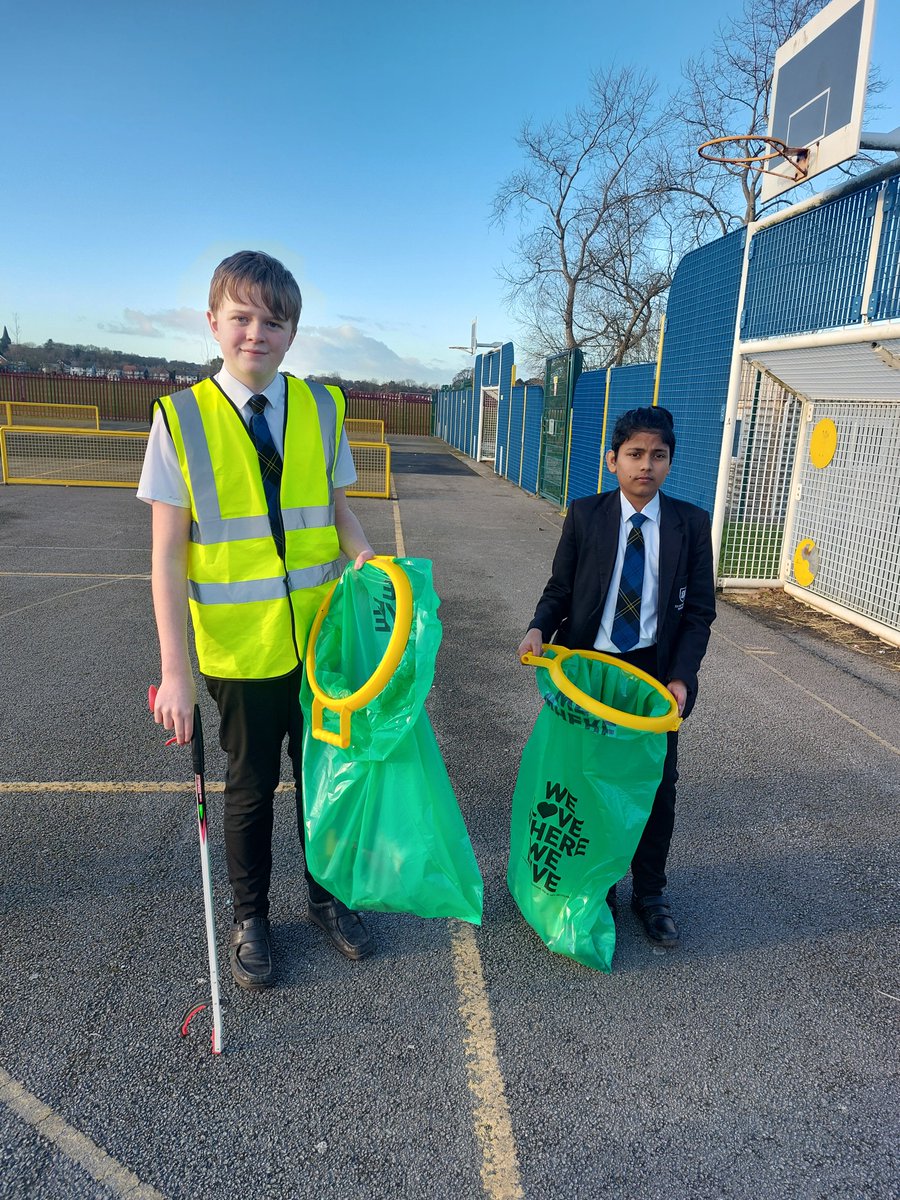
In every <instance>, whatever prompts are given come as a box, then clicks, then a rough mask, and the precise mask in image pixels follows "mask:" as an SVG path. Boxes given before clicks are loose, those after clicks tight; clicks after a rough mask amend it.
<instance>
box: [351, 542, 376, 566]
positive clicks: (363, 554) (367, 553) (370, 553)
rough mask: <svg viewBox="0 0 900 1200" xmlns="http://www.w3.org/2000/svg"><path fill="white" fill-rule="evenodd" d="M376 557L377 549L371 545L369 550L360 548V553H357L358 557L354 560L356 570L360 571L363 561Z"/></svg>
mask: <svg viewBox="0 0 900 1200" xmlns="http://www.w3.org/2000/svg"><path fill="white" fill-rule="evenodd" d="M374 557H375V551H374V550H373V549H372V548H371V547H369V549H368V550H360V552H359V554H357V556H356V558H355V559H354V560H353V568H354V570H356V571H358V570H359V568H360V567H361V566H362V565H363V563H365V562H368V561H369V559H370V558H374Z"/></svg>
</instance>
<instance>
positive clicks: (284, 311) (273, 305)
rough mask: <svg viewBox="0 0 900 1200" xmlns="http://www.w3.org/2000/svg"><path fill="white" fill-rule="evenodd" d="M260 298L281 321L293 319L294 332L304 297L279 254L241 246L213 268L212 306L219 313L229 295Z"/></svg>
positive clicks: (236, 297)
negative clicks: (277, 256)
mask: <svg viewBox="0 0 900 1200" xmlns="http://www.w3.org/2000/svg"><path fill="white" fill-rule="evenodd" d="M229 296H230V297H231V299H232V300H242V299H243V300H250V299H257V300H258V301H259V303H261V304H263V305H264V306H265V307H266V308H267V309H268V310H269V312H270V313H271V314H272V316H273V317H277V318H278V320H279V321H285V322H287V321H290V323H291V327H292V328H293V330H294V332H296V330H297V322H298V321H299V320H300V310H301V308H302V307H303V297H302V296H301V295H300V288H299V287H298V286H297V281H296V279H295V278H294V277H293V275H292V274H291V273H290V271H289V270H288V269H287V267H286V266H284V264H283V263H280V262H279V261H278V259H277V258H273V257H272V256H271V254H264V253H263V252H262V250H239V251H238V252H237V254H232V255H231V256H230V257H228V258H225V259H223V260H222V262H220V263H219V265H218V266H217V267H216V269H215V271H214V272H213V277H212V281H211V282H210V285H209V309H210V312H213V313H216V312H218V311H219V309H220V308H221V307H222V305H223V304H224V302H225V298H226V297H229Z"/></svg>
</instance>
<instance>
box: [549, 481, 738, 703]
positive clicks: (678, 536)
mask: <svg viewBox="0 0 900 1200" xmlns="http://www.w3.org/2000/svg"><path fill="white" fill-rule="evenodd" d="M621 517H622V506H621V504H620V502H619V490H618V488H617V489H616V490H615V491H614V492H607V493H605V494H604V495H600V496H585V497H583V498H582V499H580V500H574V501H573V502H572V503H571V504H570V505H569V511H568V513H567V515H566V519H565V522H564V523H563V529H562V534H561V536H560V539H559V545H558V546H557V548H556V554H555V555H554V558H553V574H552V575H551V576H550V579H549V580H548V581H547V586H546V587H545V588H544V592H543V595H542V596H541V598H540V600H539V602H538V606H537V609H536V610H535V614H534V618H533V619H532V622H531V626H530V627H531V628H534V629H540V631H541V634H542V635H543V639H544V641H545V642H547V641H550V640H551V638H552V639H553V640H554V641H556V642H558V643H559V644H560V645H562V646H568V647H570V648H571V649H573V650H592V649H593V647H594V640H595V639H596V637H597V631H598V630H599V628H600V619H601V617H602V616H603V606H604V604H605V603H606V595H607V592H608V590H609V583H610V578H611V576H612V573H613V568H614V567H615V565H616V553H617V551H618V546H619V522H620V520H621ZM715 618H716V592H715V576H714V573H713V561H712V538H711V536H710V524H709V516H708V515H707V513H706V512H705V511H704V510H703V509H702V508H698V507H697V506H696V505H694V504H687V503H686V502H685V501H683V500H672V499H670V497H668V496H666V495H664V494H663V493H662V492H660V493H659V623H658V626H657V633H656V655H657V673H658V675H659V678H660V681H661V682H662V683H668V682H669V681H670V680H672V679H681V680H683V681H684V683H685V684H686V685H687V690H688V697H687V703H686V704H685V708H684V715H685V716H687V715H688V713H689V712H690V711H691V709H692V708H693V707H694V701H695V700H696V698H697V672H698V670H699V669H700V663H701V661H702V659H703V655H704V654H705V653H706V647H707V644H708V642H709V632H710V626H711V625H712V623H713V621H714V620H715ZM554 635H555V636H554Z"/></svg>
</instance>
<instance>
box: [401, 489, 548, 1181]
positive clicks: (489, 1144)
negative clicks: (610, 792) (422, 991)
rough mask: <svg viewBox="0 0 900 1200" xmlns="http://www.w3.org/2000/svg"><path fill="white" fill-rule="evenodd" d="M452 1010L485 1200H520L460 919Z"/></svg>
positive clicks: (512, 1143)
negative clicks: (458, 1026)
mask: <svg viewBox="0 0 900 1200" xmlns="http://www.w3.org/2000/svg"><path fill="white" fill-rule="evenodd" d="M391 484H392V486H391V491H392V493H393V499H392V505H393V513H394V534H395V537H396V541H397V557H398V558H406V545H405V543H404V540H403V525H402V524H401V521H400V504H399V501H398V500H397V496H396V489H395V488H394V487H393V478H392V479H391ZM447 924H448V925H449V927H450V944H451V947H452V954H453V978H454V980H455V981H456V991H457V1008H458V1011H459V1015H460V1017H461V1018H462V1022H463V1026H464V1027H465V1034H464V1038H463V1044H464V1048H465V1054H466V1082H467V1083H468V1086H469V1091H470V1093H471V1095H472V1118H473V1122H474V1133H475V1138H476V1140H477V1142H478V1145H479V1147H480V1149H481V1182H482V1184H483V1186H484V1194H485V1196H486V1197H487V1198H488V1200H523V1197H524V1195H525V1193H524V1192H523V1191H522V1184H521V1182H520V1180H519V1155H518V1151H517V1150H516V1140H515V1136H514V1134H513V1127H512V1119H511V1117H510V1115H509V1105H508V1104H507V1102H506V1086H505V1084H504V1082H503V1072H502V1070H501V1069H500V1059H499V1056H498V1054H497V1035H496V1033H495V1031H494V1019H493V1016H492V1015H491V1002H490V999H489V998H488V994H487V987H486V986H485V982H484V970H483V968H482V965H481V955H480V953H479V951H478V943H477V941H476V940H475V931H474V930H473V928H472V926H471V925H468V924H467V923H466V922H465V921H448V922H447Z"/></svg>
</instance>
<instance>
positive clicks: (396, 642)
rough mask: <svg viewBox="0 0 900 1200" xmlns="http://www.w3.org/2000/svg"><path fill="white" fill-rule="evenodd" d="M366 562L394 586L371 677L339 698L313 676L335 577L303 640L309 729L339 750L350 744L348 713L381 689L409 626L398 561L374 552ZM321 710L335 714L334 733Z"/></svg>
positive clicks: (405, 583)
mask: <svg viewBox="0 0 900 1200" xmlns="http://www.w3.org/2000/svg"><path fill="white" fill-rule="evenodd" d="M368 562H369V564H370V565H371V566H373V567H377V568H378V570H379V571H384V573H385V575H387V577H388V579H390V581H391V583H392V584H393V586H394V599H395V602H396V612H395V614H394V628H393V630H392V631H391V636H390V638H389V640H388V644H387V648H386V650H385V652H384V656H383V657H382V659H381V662H380V663H379V664H378V666H377V667H376V668H375V670H374V671H373V672H372V674H371V676H370V677H369V678H368V679H367V680H366V682H365V683H364V684H363V685H362V687H361V688H357V690H356V691H355V692H353V693H352V694H351V695H349V696H341V697H334V696H329V695H328V694H327V692H324V691H323V690H322V688H321V687H320V686H319V682H318V680H317V679H316V639H317V638H318V636H319V631H320V630H321V628H322V623H323V621H324V620H325V617H326V616H327V614H328V610H329V608H330V607H331V598H332V596H333V595H334V589H335V588H336V587H337V580H335V582H334V583H333V584H332V585H331V587H330V588H329V590H328V593H327V595H326V596H325V599H324V600H323V601H322V603H321V604H320V606H319V611H318V612H317V613H316V617H315V620H314V621H313V623H312V628H311V629H310V631H309V641H308V642H307V643H306V678H307V680H308V681H309V687H310V691H311V692H312V694H313V702H312V723H311V726H310V732H311V733H312V735H313V737H314V738H316V739H317V740H318V741H320V742H327V743H328V744H329V745H330V746H338V747H339V748H340V749H341V750H346V749H347V747H348V746H349V745H350V714H351V713H354V712H356V711H357V710H358V709H360V708H365V706H366V705H367V704H368V703H369V702H370V701H372V700H374V699H375V697H376V696H377V695H378V694H379V693H380V692H382V691H384V689H385V687H386V686H387V684H388V681H389V680H390V678H391V676H392V675H393V674H394V672H395V671H396V670H397V667H398V666H399V665H400V660H401V658H402V657H403V652H404V651H405V650H406V646H407V643H408V642H409V634H410V630H411V629H412V616H413V596H412V586H411V585H410V582H409V576H408V575H407V574H406V572H405V571H404V570H403V568H402V567H401V566H400V564H399V563H398V562H396V561H395V560H394V559H393V558H389V557H388V556H387V555H384V554H376V555H375V557H374V558H370V559H368ZM325 709H328V710H330V711H331V712H335V713H337V715H338V720H339V722H340V725H339V732H338V733H332V732H331V731H330V730H328V729H326V728H325V726H324V715H325Z"/></svg>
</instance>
